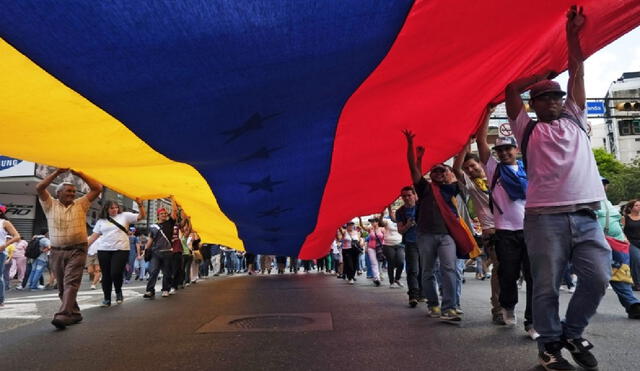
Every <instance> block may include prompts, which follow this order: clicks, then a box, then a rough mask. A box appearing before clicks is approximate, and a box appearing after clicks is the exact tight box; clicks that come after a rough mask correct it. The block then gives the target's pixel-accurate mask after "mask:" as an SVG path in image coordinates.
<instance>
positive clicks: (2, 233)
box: [0, 219, 8, 244]
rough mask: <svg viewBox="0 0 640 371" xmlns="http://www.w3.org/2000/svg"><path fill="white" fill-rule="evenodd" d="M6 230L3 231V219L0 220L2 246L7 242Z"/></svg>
mask: <svg viewBox="0 0 640 371" xmlns="http://www.w3.org/2000/svg"><path fill="white" fill-rule="evenodd" d="M7 235H8V233H7V230H6V229H4V219H0V243H2V244H4V242H5V241H6V240H7Z"/></svg>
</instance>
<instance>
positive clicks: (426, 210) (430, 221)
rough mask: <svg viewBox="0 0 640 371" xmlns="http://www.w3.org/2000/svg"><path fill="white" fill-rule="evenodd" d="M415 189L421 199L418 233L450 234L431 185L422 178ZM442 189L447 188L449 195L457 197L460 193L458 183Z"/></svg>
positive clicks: (445, 185)
mask: <svg viewBox="0 0 640 371" xmlns="http://www.w3.org/2000/svg"><path fill="white" fill-rule="evenodd" d="M414 187H415V189H416V192H417V193H418V197H419V199H420V205H419V211H418V214H419V215H420V218H418V220H417V224H418V231H419V232H420V233H433V234H449V230H448V229H447V225H446V224H445V222H444V219H442V214H440V209H439V208H438V204H437V203H436V199H435V197H434V196H433V192H432V190H431V184H429V182H427V180H426V179H424V178H420V181H419V182H418V183H416V184H414ZM441 187H445V190H446V193H447V194H453V195H455V194H458V193H459V192H460V188H459V187H458V184H457V183H456V184H444V185H441Z"/></svg>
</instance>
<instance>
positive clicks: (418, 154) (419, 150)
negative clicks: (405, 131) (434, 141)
mask: <svg viewBox="0 0 640 371" xmlns="http://www.w3.org/2000/svg"><path fill="white" fill-rule="evenodd" d="M422 158H424V147H423V146H417V147H416V166H417V167H418V171H419V172H420V176H421V177H422V175H423V174H424V170H423V169H422Z"/></svg>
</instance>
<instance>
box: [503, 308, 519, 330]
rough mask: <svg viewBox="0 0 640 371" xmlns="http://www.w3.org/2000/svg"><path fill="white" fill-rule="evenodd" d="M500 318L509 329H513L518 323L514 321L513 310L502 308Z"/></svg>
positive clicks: (514, 313)
mask: <svg viewBox="0 0 640 371" xmlns="http://www.w3.org/2000/svg"><path fill="white" fill-rule="evenodd" d="M502 318H503V319H504V323H505V325H507V326H509V327H514V326H515V325H516V323H517V322H518V321H517V319H516V312H515V311H514V310H513V309H511V310H507V309H504V308H502Z"/></svg>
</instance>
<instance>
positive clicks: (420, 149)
mask: <svg viewBox="0 0 640 371" xmlns="http://www.w3.org/2000/svg"><path fill="white" fill-rule="evenodd" d="M416 156H417V157H418V158H420V157H422V156H424V146H417V147H416Z"/></svg>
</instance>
